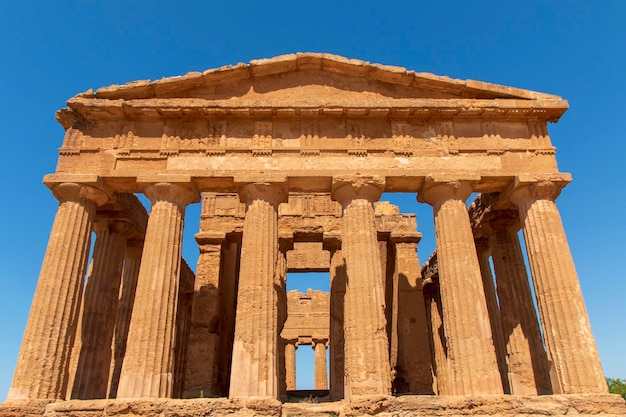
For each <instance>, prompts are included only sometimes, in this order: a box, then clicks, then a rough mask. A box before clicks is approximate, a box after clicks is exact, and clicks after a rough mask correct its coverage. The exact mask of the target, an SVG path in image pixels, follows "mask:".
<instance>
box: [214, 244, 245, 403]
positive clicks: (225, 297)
mask: <svg viewBox="0 0 626 417" xmlns="http://www.w3.org/2000/svg"><path fill="white" fill-rule="evenodd" d="M240 254H241V243H238V242H229V243H228V244H226V245H225V246H224V268H223V274H222V278H221V281H220V323H219V329H220V330H219V333H220V346H219V352H220V353H219V355H218V357H219V358H220V361H219V366H218V378H217V382H218V387H219V390H218V395H219V396H221V397H225V396H227V395H228V387H229V386H230V368H231V363H232V357H233V356H232V355H233V340H234V336H235V303H236V301H237V279H238V277H239V261H240V256H239V255H240Z"/></svg>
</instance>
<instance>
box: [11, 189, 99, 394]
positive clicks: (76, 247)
mask: <svg viewBox="0 0 626 417" xmlns="http://www.w3.org/2000/svg"><path fill="white" fill-rule="evenodd" d="M52 192H53V193H54V195H55V197H57V198H58V199H59V207H58V209H57V214H56V217H55V219H54V224H53V225H52V231H51V232H50V239H49V241H48V248H47V250H46V255H45V257H44V260H43V264H42V266H41V272H40V274H39V281H38V283H37V288H36V290H35V296H34V298H33V304H32V307H31V311H30V316H29V317H28V323H27V324H26V330H25V332H24V338H23V340H22V347H21V349H20V354H19V356H18V359H17V365H16V367H15V373H14V375H13V382H12V384H11V388H10V390H9V394H8V399H9V400H19V399H35V398H41V399H61V398H63V397H64V396H65V393H66V390H67V376H68V365H69V355H70V351H71V348H72V343H73V338H74V333H75V331H76V322H77V315H78V306H79V305H80V300H81V297H82V289H83V277H84V276H85V268H86V265H87V257H88V256H89V246H90V238H91V228H92V223H93V218H94V214H95V211H96V207H97V206H98V205H101V204H104V203H105V202H106V201H107V197H106V195H105V194H104V193H103V192H102V191H101V190H99V189H97V188H95V187H91V186H86V185H79V184H75V183H62V184H59V185H57V186H55V187H54V188H53V190H52Z"/></svg>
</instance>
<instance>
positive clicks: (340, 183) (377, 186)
mask: <svg viewBox="0 0 626 417" xmlns="http://www.w3.org/2000/svg"><path fill="white" fill-rule="evenodd" d="M384 190H385V177H383V176H380V175H367V176H365V175H363V176H361V175H345V176H337V177H333V184H332V188H331V198H332V199H333V200H335V201H338V202H340V203H341V204H342V205H346V204H348V203H350V201H352V200H354V199H365V200H367V201H369V202H370V203H373V202H375V201H378V199H379V198H380V196H381V195H382V193H383V191H384Z"/></svg>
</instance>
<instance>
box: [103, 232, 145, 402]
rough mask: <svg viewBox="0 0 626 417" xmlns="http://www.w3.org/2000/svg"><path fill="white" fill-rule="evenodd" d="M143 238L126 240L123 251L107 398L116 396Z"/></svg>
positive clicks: (133, 300)
mask: <svg viewBox="0 0 626 417" xmlns="http://www.w3.org/2000/svg"><path fill="white" fill-rule="evenodd" d="M142 251H143V240H134V239H133V240H127V241H126V249H125V252H124V270H123V272H122V286H121V288H120V295H119V301H118V303H117V313H116V317H115V333H114V337H113V361H112V362H111V380H110V382H109V398H115V397H116V396H117V387H118V385H119V382H120V373H121V372H122V363H123V362H124V356H125V354H126V340H127V338H128V328H129V326H130V318H131V314H132V312H133V304H134V302H135V291H136V289H137V277H138V276H139V266H140V265H141V252H142Z"/></svg>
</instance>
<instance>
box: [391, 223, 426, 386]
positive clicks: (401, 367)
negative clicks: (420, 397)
mask: <svg viewBox="0 0 626 417" xmlns="http://www.w3.org/2000/svg"><path fill="white" fill-rule="evenodd" d="M419 239H420V235H419V234H418V233H413V234H394V233H393V232H392V233H391V236H390V242H391V243H392V244H393V246H394V253H395V268H394V269H395V270H394V276H393V278H394V279H393V281H394V287H395V288H394V294H396V296H395V298H396V303H395V304H396V307H395V308H394V315H395V316H396V317H397V319H396V322H397V338H398V344H397V358H398V363H397V366H396V372H397V373H396V378H395V380H394V385H395V386H396V391H395V392H411V393H414V394H433V377H432V366H431V365H432V364H431V351H430V342H429V340H428V324H427V323H426V310H425V307H424V295H423V293H422V274H421V272H420V264H419V259H418V258H417V243H418V242H419Z"/></svg>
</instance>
